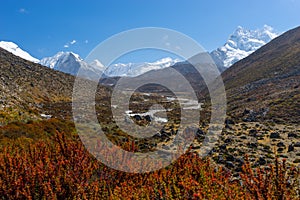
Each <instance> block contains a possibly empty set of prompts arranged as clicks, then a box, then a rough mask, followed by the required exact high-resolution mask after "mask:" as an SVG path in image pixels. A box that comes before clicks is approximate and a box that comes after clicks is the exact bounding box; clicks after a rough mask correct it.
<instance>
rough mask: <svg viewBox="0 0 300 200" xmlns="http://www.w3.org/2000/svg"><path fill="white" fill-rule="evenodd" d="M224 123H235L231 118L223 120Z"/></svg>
mask: <svg viewBox="0 0 300 200" xmlns="http://www.w3.org/2000/svg"><path fill="white" fill-rule="evenodd" d="M225 124H226V125H234V124H235V123H234V121H233V120H232V119H226V120H225Z"/></svg>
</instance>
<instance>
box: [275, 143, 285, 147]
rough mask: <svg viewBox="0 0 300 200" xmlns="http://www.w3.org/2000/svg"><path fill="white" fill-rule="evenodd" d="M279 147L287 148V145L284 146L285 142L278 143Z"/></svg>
mask: <svg viewBox="0 0 300 200" xmlns="http://www.w3.org/2000/svg"><path fill="white" fill-rule="evenodd" d="M277 146H278V147H285V145H284V143H283V142H278V143H277Z"/></svg>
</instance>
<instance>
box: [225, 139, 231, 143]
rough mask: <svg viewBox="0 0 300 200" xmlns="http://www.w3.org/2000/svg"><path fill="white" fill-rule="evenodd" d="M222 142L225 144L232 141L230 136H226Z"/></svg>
mask: <svg viewBox="0 0 300 200" xmlns="http://www.w3.org/2000/svg"><path fill="white" fill-rule="evenodd" d="M224 142H225V143H226V144H228V143H231V142H232V139H231V138H226V139H225V141H224Z"/></svg>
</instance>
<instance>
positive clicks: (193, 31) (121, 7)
mask: <svg viewBox="0 0 300 200" xmlns="http://www.w3.org/2000/svg"><path fill="white" fill-rule="evenodd" d="M299 10H300V0H252V1H242V0H227V1H222V0H187V1H183V0H181V1H179V0H148V1H146V0H119V1H116V0H110V1H108V0H107V1H100V0H86V1H83V0H73V1H70V0H60V1H58V0H52V1H40V0H7V1H2V2H1V7H0V40H5V41H13V42H15V43H17V44H18V45H19V46H20V47H21V48H23V49H25V50H26V51H28V52H29V53H30V54H31V55H33V56H34V57H37V58H39V59H40V58H43V57H45V56H52V55H54V54H55V53H56V52H58V51H74V52H76V53H78V54H80V55H81V56H82V57H83V58H84V57H85V56H87V54H88V53H89V52H90V51H91V50H92V49H93V48H94V47H95V46H96V45H97V44H99V43H100V42H101V41H103V40H105V39H107V38H108V37H110V36H112V35H114V34H116V33H119V32H121V31H125V30H128V29H132V28H138V27H148V26H151V27H164V28H170V29H174V30H177V31H180V32H182V33H184V34H186V35H188V36H190V37H192V38H194V39H195V40H196V41H197V42H199V43H200V44H201V45H202V46H203V47H204V48H205V49H206V50H209V51H210V50H213V49H215V48H217V47H219V46H221V45H222V44H223V43H225V41H226V39H227V38H228V36H229V34H231V33H232V32H233V31H234V30H235V28H236V27H237V26H238V25H241V26H243V27H246V28H249V29H257V28H262V27H263V25H265V24H268V25H270V26H273V27H274V28H275V29H276V30H277V31H278V32H284V31H287V30H289V29H291V28H294V27H296V26H299V25H300V12H299Z"/></svg>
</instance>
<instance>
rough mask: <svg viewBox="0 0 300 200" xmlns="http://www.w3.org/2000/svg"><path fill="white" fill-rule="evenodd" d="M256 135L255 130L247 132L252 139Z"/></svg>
mask: <svg viewBox="0 0 300 200" xmlns="http://www.w3.org/2000/svg"><path fill="white" fill-rule="evenodd" d="M256 133H257V130H255V129H251V130H250V131H249V135H251V136H253V137H255V136H256Z"/></svg>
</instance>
